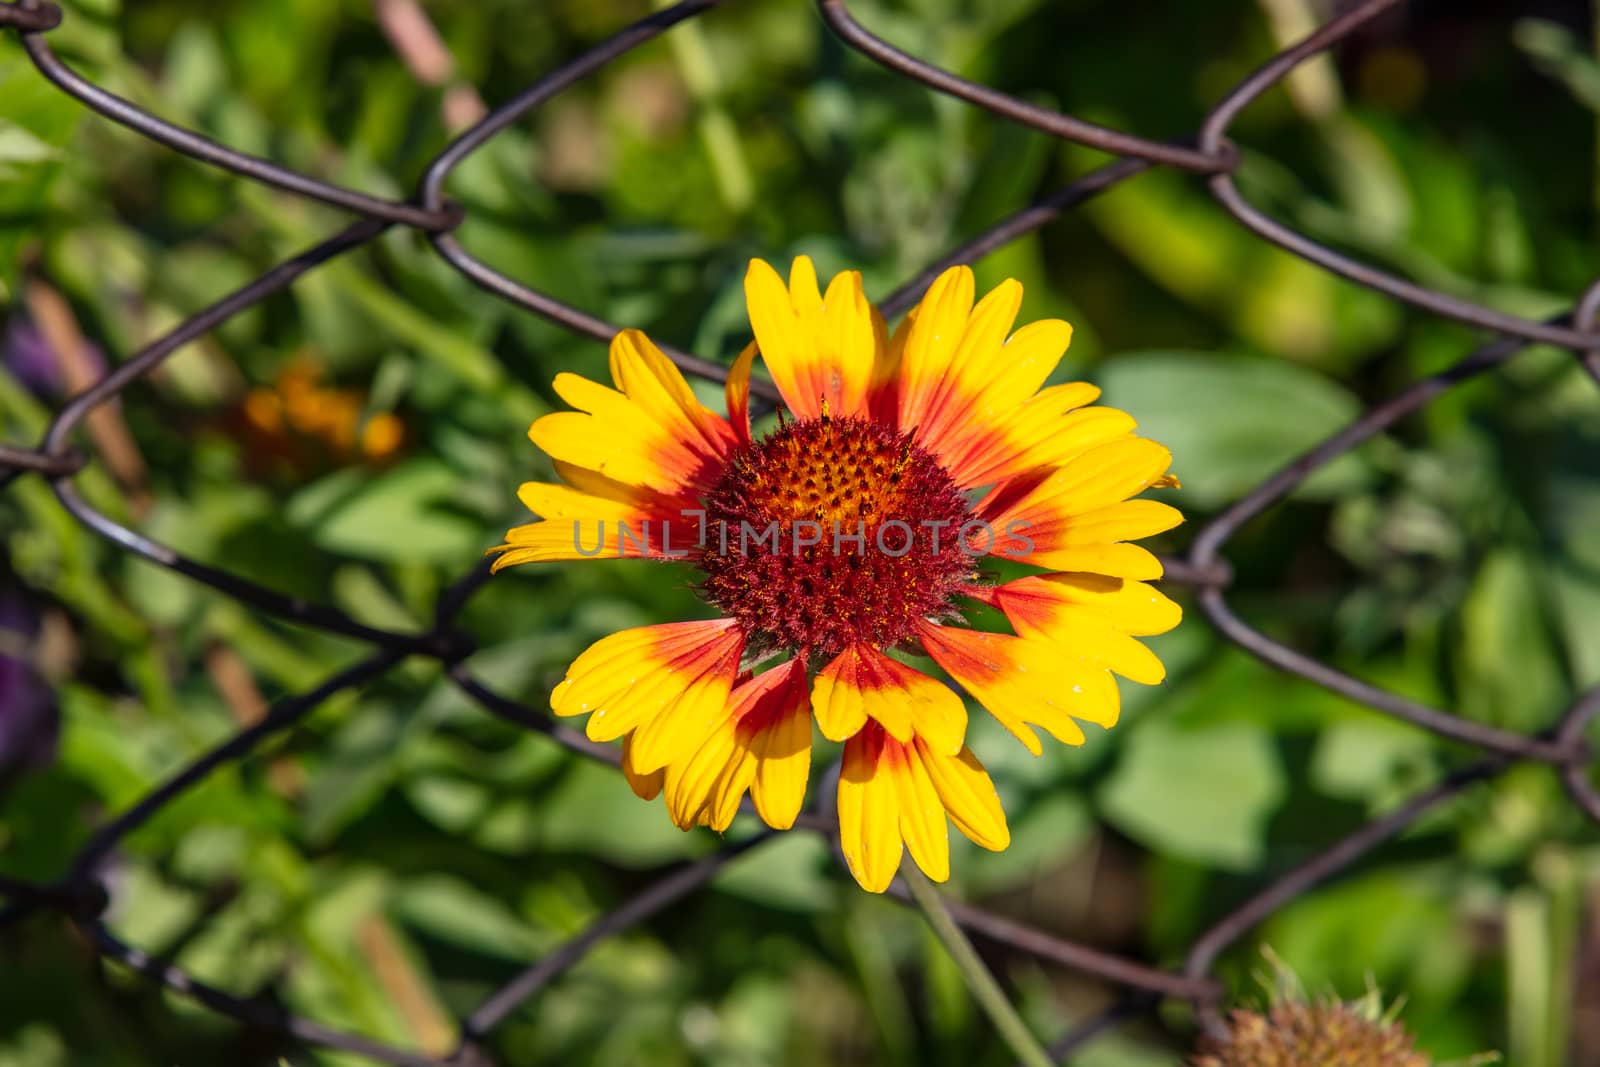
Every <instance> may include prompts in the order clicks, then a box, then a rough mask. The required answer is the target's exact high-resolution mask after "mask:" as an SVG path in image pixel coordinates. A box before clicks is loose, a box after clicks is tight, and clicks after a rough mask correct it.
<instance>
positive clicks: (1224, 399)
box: [1100, 352, 1366, 508]
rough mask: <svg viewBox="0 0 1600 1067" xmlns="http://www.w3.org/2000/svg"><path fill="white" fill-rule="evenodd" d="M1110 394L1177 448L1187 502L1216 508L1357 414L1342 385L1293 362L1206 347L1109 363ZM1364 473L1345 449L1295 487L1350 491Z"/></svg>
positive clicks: (1306, 493) (1310, 491) (1144, 427)
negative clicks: (1211, 350)
mask: <svg viewBox="0 0 1600 1067" xmlns="http://www.w3.org/2000/svg"><path fill="white" fill-rule="evenodd" d="M1100 379H1101V385H1102V386H1103V387H1104V388H1105V402H1106V403H1108V404H1110V405H1112V406H1113V407H1118V408H1121V409H1123V410H1124V411H1127V412H1128V413H1130V414H1131V415H1133V417H1134V418H1136V419H1138V420H1139V428H1140V431H1139V432H1140V433H1142V434H1144V435H1145V436H1147V437H1150V438H1153V439H1155V440H1157V441H1160V442H1161V443H1162V444H1164V445H1166V446H1167V447H1168V448H1170V449H1172V457H1173V459H1172V469H1173V471H1174V472H1175V473H1176V474H1177V475H1178V476H1179V477H1180V478H1182V479H1183V491H1182V492H1181V494H1179V497H1178V499H1179V501H1180V502H1188V503H1191V504H1197V505H1199V506H1200V507H1205V508H1214V507H1216V506H1218V505H1220V504H1223V503H1226V502H1227V501H1229V500H1232V499H1234V498H1236V497H1238V496H1240V495H1242V494H1243V493H1245V492H1246V491H1247V490H1249V489H1251V488H1253V487H1254V486H1255V485H1256V484H1257V483H1259V482H1260V481H1261V480H1262V479H1263V478H1265V477H1266V476H1267V475H1269V474H1271V473H1272V472H1273V471H1274V470H1276V469H1277V468H1278V467H1280V466H1282V465H1283V464H1285V463H1287V462H1288V461H1289V460H1291V459H1294V458H1295V457H1296V456H1298V455H1299V454H1300V453H1302V452H1304V451H1306V450H1307V449H1309V448H1311V447H1313V446H1314V445H1317V444H1319V443H1320V442H1321V441H1322V440H1323V439H1325V438H1326V437H1328V436H1330V435H1331V434H1333V433H1335V432H1336V431H1338V430H1340V429H1342V428H1343V427H1344V426H1346V425H1347V424H1348V423H1350V422H1351V421H1352V420H1354V419H1355V418H1356V416H1357V415H1358V414H1359V413H1360V411H1361V405H1360V404H1359V402H1358V401H1357V400H1356V398H1355V397H1354V396H1352V395H1351V394H1350V393H1349V392H1348V391H1347V390H1345V389H1344V388H1343V387H1342V386H1340V385H1338V384H1336V383H1334V382H1332V381H1330V380H1329V379H1327V378H1324V377H1323V376H1322V375H1320V374H1317V373H1316V372H1314V371H1310V370H1307V369H1305V368H1304V367H1300V366H1297V365H1295V364H1293V363H1279V362H1274V361H1272V360H1266V359H1247V358H1243V357H1240V356H1233V355H1211V354H1206V353H1200V352H1138V353H1133V354H1130V355H1124V356H1117V357H1115V358H1113V359H1111V360H1109V361H1107V363H1106V365H1105V368H1104V370H1103V371H1102V372H1101V375H1100ZM1365 478H1366V467H1365V465H1364V464H1363V462H1362V461H1361V460H1360V459H1359V458H1358V457H1357V456H1356V455H1353V454H1352V455H1345V456H1341V457H1340V458H1339V459H1337V460H1335V461H1333V462H1332V463H1331V464H1329V465H1328V466H1327V467H1325V468H1323V469H1322V470H1320V471H1318V472H1317V473H1316V474H1315V475H1313V476H1312V477H1311V478H1310V479H1308V480H1307V481H1306V482H1304V483H1303V484H1302V485H1300V486H1299V487H1298V488H1297V489H1296V490H1295V495H1297V496H1302V497H1324V498H1325V497H1331V496H1337V495H1339V494H1341V493H1344V492H1348V491H1349V490H1350V489H1352V488H1353V487H1355V486H1357V485H1359V484H1361V483H1362V482H1363V481H1364V480H1365Z"/></svg>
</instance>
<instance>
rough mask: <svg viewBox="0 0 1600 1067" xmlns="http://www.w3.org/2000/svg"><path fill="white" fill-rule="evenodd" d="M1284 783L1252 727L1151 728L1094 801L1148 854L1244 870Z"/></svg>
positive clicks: (1256, 855) (1141, 732) (1132, 741)
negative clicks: (1145, 847)
mask: <svg viewBox="0 0 1600 1067" xmlns="http://www.w3.org/2000/svg"><path fill="white" fill-rule="evenodd" d="M1284 784H1285V783H1284V774H1283V767H1282V765H1281V761H1280V759H1279V757H1278V752H1277V749H1276V748H1275V747H1274V746H1273V744H1272V739H1271V737H1270V736H1269V735H1268V734H1267V732H1266V731H1265V730H1262V729H1261V728H1259V727H1256V726H1251V725H1249V724H1247V723H1224V724H1222V725H1218V726H1207V727H1201V728H1188V729H1183V728H1178V727H1175V726H1172V725H1169V724H1167V723H1164V722H1155V721H1152V722H1149V723H1148V724H1146V725H1143V726H1141V727H1140V728H1139V729H1138V730H1137V731H1135V732H1134V734H1133V736H1132V737H1131V738H1129V740H1128V745H1127V748H1126V749H1125V750H1124V751H1123V753H1122V758H1121V759H1120V760H1119V761H1118V763H1117V767H1116V769H1115V770H1114V771H1113V772H1112V774H1111V777H1110V779H1108V780H1107V782H1106V783H1105V785H1104V786H1103V787H1102V788H1101V790H1100V794H1099V799H1100V805H1101V807H1102V809H1103V810H1104V812H1105V816H1106V818H1107V819H1109V820H1110V821H1111V822H1112V823H1113V824H1114V825H1116V827H1117V828H1118V829H1119V830H1121V831H1122V832H1123V833H1125V834H1127V835H1128V836H1129V837H1132V838H1134V839H1135V840H1137V841H1140V842H1142V843H1143V844H1145V845H1147V846H1149V847H1150V848H1152V849H1155V850H1157V851H1159V852H1164V853H1167V854H1169V855H1172V856H1179V857H1182V858H1184V859H1189V860H1193V861H1194V862H1196V863H1204V864H1208V865H1210V866H1214V867H1222V868H1225V869H1228V870H1248V869H1249V868H1250V867H1252V866H1254V865H1256V864H1258V863H1260V862H1261V859H1262V856H1263V854H1264V851H1265V843H1266V842H1265V837H1266V828H1267V818H1268V816H1270V815H1271V814H1272V812H1273V811H1274V810H1276V808H1277V806H1278V802H1279V801H1280V800H1281V799H1282V798H1283V795H1284Z"/></svg>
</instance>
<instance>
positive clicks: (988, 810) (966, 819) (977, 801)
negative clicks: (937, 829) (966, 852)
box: [918, 743, 1011, 852]
mask: <svg viewBox="0 0 1600 1067" xmlns="http://www.w3.org/2000/svg"><path fill="white" fill-rule="evenodd" d="M918 754H919V755H920V756H921V757H922V761H923V766H924V767H925V768H926V769H927V772H928V779H929V780H930V781H931V782H932V783H933V788H934V791H935V792H936V793H938V794H939V801H940V803H942V804H943V805H944V810H945V811H946V812H948V813H949V815H950V821H951V822H953V823H955V824H956V829H957V830H960V831H961V832H962V833H963V834H965V835H967V837H969V838H971V839H972V841H973V842H974V843H975V844H978V845H981V846H983V847H984V848H987V849H989V850H991V851H994V852H999V851H1000V850H1001V849H1004V848H1005V847H1006V846H1007V845H1009V844H1011V831H1010V830H1009V829H1008V828H1007V827H1006V813H1005V811H1004V809H1002V808H1001V807H1000V797H999V795H998V794H997V793H995V790H994V782H992V781H991V780H990V779H989V773H988V772H987V771H985V770H984V769H983V764H982V763H979V762H978V757H977V756H974V755H973V754H972V750H971V749H970V748H963V749H962V750H961V752H960V753H959V754H958V755H956V756H941V755H939V754H938V753H935V752H932V751H930V750H929V749H928V748H927V747H926V746H924V745H921V744H920V743H919V745H918Z"/></svg>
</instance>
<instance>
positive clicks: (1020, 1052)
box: [901, 863, 1055, 1067]
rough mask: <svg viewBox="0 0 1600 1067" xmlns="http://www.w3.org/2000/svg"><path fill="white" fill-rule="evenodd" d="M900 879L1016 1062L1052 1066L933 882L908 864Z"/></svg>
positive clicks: (1032, 1065) (1047, 1054)
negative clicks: (1008, 1047)
mask: <svg viewBox="0 0 1600 1067" xmlns="http://www.w3.org/2000/svg"><path fill="white" fill-rule="evenodd" d="M901 877H903V878H904V879H905V882H906V888H907V889H909V890H911V899H912V900H914V901H916V903H917V907H918V908H920V909H922V914H923V915H924V916H926V917H927V920H928V925H929V926H931V927H933V932H934V934H936V935H937V936H938V938H939V940H940V941H941V942H943V944H944V947H945V951H947V952H949V953H950V958H951V959H953V960H954V961H955V964H956V967H957V968H958V969H959V970H960V971H961V977H962V978H963V979H964V980H965V981H966V983H967V989H968V990H970V991H971V993H972V997H973V999H974V1000H976V1001H977V1002H978V1006H979V1007H981V1008H982V1009H983V1010H984V1013H985V1014H987V1015H988V1016H989V1019H990V1021H991V1022H993V1023H994V1028H995V1029H996V1030H998V1031H1000V1036H1001V1038H1003V1039H1004V1040H1005V1043H1006V1044H1007V1045H1009V1046H1011V1051H1012V1052H1013V1053H1015V1054H1016V1057H1017V1059H1018V1060H1019V1061H1021V1063H1022V1064H1023V1065H1024V1067H1055V1064H1054V1062H1053V1061H1052V1060H1051V1059H1050V1054H1049V1053H1047V1052H1046V1051H1045V1050H1044V1047H1043V1046H1042V1045H1040V1044H1039V1042H1038V1040H1037V1039H1036V1038H1035V1037H1034V1036H1033V1033H1032V1031H1030V1030H1029V1029H1028V1024H1027V1023H1025V1022H1023V1021H1022V1016H1020V1015H1018V1014H1017V1009H1016V1006H1015V1005H1013V1004H1012V1003H1011V999H1010V998H1009V997H1007V996H1006V994H1005V990H1003V989H1001V988H1000V983H999V982H998V981H996V980H995V977H994V975H993V974H991V973H990V971H989V968H987V967H985V966H984V964H983V960H982V959H980V958H979V956H978V951H977V949H975V948H973V947H972V942H971V941H968V940H967V935H966V934H964V933H962V932H961V927H959V926H957V925H956V921H955V920H954V919H952V918H951V917H950V912H949V911H948V910H947V909H946V908H945V906H944V901H943V900H941V899H940V898H939V891H938V890H937V889H935V888H934V887H933V883H932V882H930V881H928V878H927V876H926V875H925V874H923V873H922V872H921V871H919V870H917V869H916V868H915V867H913V866H912V865H911V864H909V863H908V864H906V867H905V869H904V871H903V872H902V875H901Z"/></svg>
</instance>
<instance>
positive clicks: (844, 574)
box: [700, 415, 975, 656]
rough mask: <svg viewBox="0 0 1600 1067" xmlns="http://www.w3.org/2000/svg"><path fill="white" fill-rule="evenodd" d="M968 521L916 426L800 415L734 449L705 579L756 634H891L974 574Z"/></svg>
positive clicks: (890, 639)
mask: <svg viewBox="0 0 1600 1067" xmlns="http://www.w3.org/2000/svg"><path fill="white" fill-rule="evenodd" d="M971 521H972V516H971V514H970V512H969V511H968V508H967V502H966V498H965V497H964V496H963V495H962V493H961V491H960V489H959V488H957V486H956V484H955V482H954V481H952V480H951V478H950V475H949V474H947V473H946V472H945V470H944V468H943V467H941V466H940V465H939V463H938V461H937V460H935V459H934V458H933V456H932V455H930V454H929V453H928V452H927V451H926V450H924V449H922V448H921V447H919V446H918V445H917V444H916V443H915V442H914V441H912V440H911V438H910V437H909V436H907V435H905V434H901V433H897V432H895V431H894V430H891V429H889V428H887V427H884V426H881V425H879V424H877V423H874V422H869V421H866V420H863V419H856V418H831V417H829V416H826V415H824V416H823V417H821V418H817V419H808V420H805V421H803V422H796V423H790V424H788V425H786V426H783V427H781V428H780V429H778V430H776V431H775V432H773V433H772V434H770V435H768V436H767V437H766V438H764V439H763V440H761V441H758V442H756V443H755V444H753V445H751V446H750V447H749V448H745V449H743V450H741V451H740V452H738V453H736V454H735V455H734V457H733V461H732V463H731V464H730V466H729V468H728V471H727V473H726V474H724V475H723V477H722V480H721V481H720V482H719V483H718V484H717V486H716V488H715V489H714V490H712V492H711V494H710V495H709V496H708V497H707V498H706V525H705V545H704V547H703V548H702V549H701V556H700V566H701V568H702V569H703V570H704V571H705V573H706V581H705V585H704V587H703V588H704V591H705V594H706V596H707V598H709V599H710V600H711V602H712V603H714V604H716V605H717V606H718V607H719V608H721V609H722V610H723V611H724V612H726V613H727V614H728V615H730V616H732V617H733V618H736V619H738V620H739V622H740V623H741V624H742V625H743V626H744V628H745V630H746V631H747V632H748V633H750V634H751V635H752V636H753V637H755V638H756V639H757V640H758V641H759V640H760V639H761V638H766V640H767V641H768V642H769V643H772V644H777V645H781V646H784V647H787V648H792V649H808V650H810V651H811V652H814V653H819V654H822V655H830V656H831V655H833V654H835V653H837V652H839V651H841V650H842V649H844V648H845V647H846V646H848V645H850V644H853V643H857V642H862V643H867V644H871V645H875V646H877V647H880V648H882V647H888V646H890V645H894V644H897V643H899V642H900V641H902V640H904V639H906V638H907V637H909V636H911V633H912V631H913V628H914V627H915V624H916V622H917V620H918V619H921V618H924V617H927V616H930V615H932V616H938V615H942V614H946V613H947V612H948V604H949V600H950V597H951V595H952V594H953V593H954V592H955V591H956V590H957V588H958V587H959V586H960V585H961V584H962V583H963V582H966V581H968V580H970V579H971V578H972V576H973V574H974V570H975V567H974V564H975V560H974V559H973V557H972V556H971V555H970V554H969V553H968V551H967V550H966V549H965V548H964V547H963V546H964V541H963V534H962V529H963V525H964V524H967V523H970V522H971ZM967 532H968V535H969V536H970V535H971V534H972V533H973V531H972V530H971V529H970V528H969V529H968V531H967Z"/></svg>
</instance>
